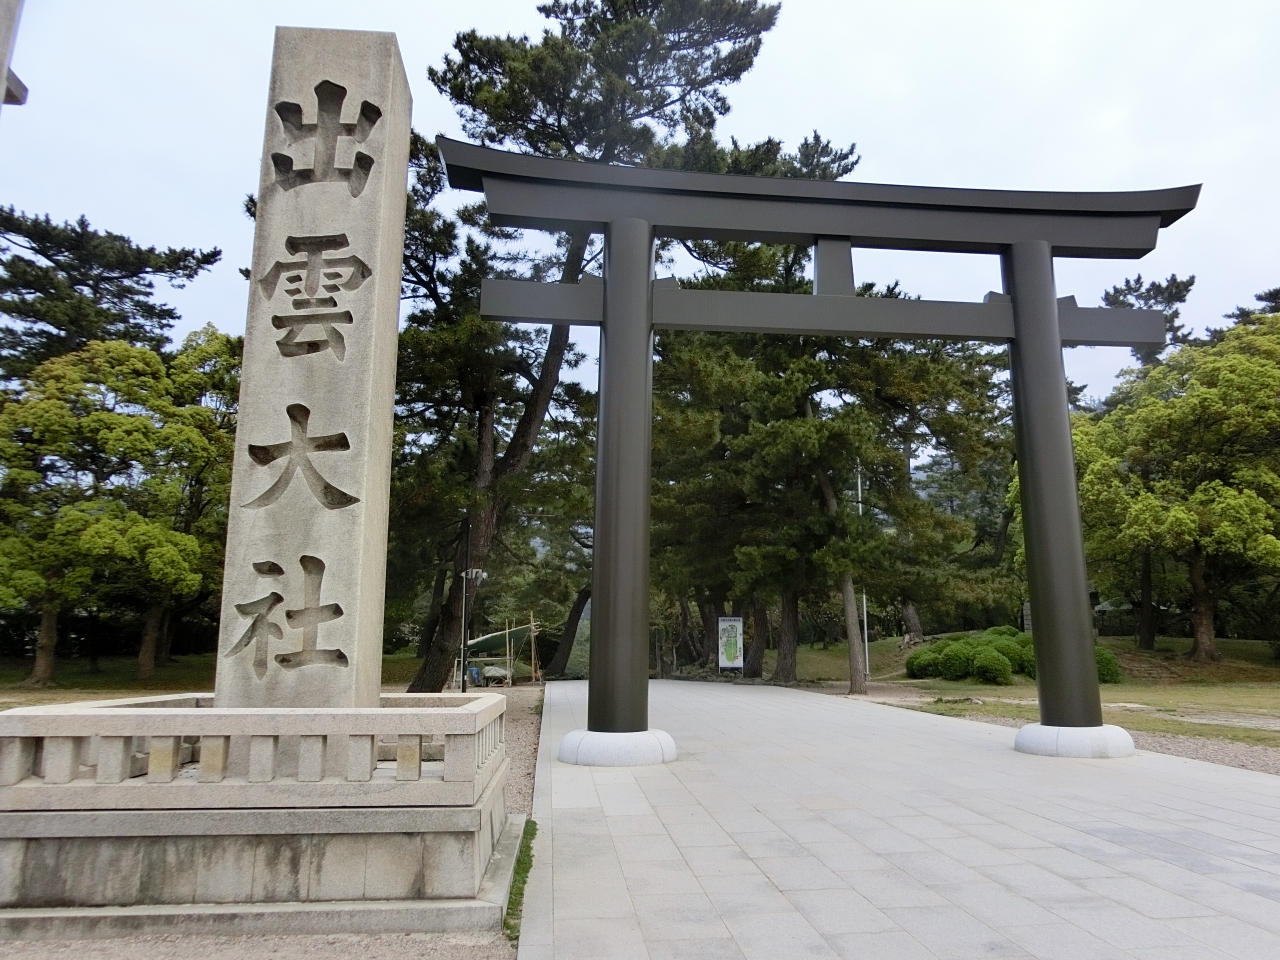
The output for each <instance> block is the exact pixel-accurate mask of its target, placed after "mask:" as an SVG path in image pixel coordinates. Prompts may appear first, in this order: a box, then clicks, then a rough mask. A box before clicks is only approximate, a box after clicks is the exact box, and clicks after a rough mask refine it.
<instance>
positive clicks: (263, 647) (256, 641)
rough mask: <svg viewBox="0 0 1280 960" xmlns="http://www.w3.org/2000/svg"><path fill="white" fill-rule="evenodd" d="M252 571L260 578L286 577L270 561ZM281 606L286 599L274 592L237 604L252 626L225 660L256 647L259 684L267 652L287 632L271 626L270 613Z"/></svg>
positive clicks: (255, 566)
mask: <svg viewBox="0 0 1280 960" xmlns="http://www.w3.org/2000/svg"><path fill="white" fill-rule="evenodd" d="M253 570H254V572H255V573H256V574H258V576H260V577H283V576H284V569H283V568H282V567H281V566H280V564H278V563H273V562H272V561H270V560H267V561H264V562H262V563H255V564H254V565H253ZM282 603H284V597H282V596H280V594H278V593H276V592H275V591H274V590H273V591H271V592H270V593H268V594H267V595H266V596H263V597H259V598H258V599H257V600H252V601H250V602H249V603H237V604H236V613H238V614H240V616H242V617H252V618H253V619H252V620H250V621H249V626H247V627H245V630H244V633H243V634H241V635H240V639H239V640H237V641H236V643H235V645H234V646H233V647H232V648H231V649H230V650H228V651H227V652H226V653H225V654H223V656H225V657H230V656H232V655H234V654H237V653H239V652H240V651H241V650H243V649H244V648H245V647H247V646H249V644H253V672H254V673H256V674H257V675H258V679H259V680H261V679H262V678H263V677H265V676H266V675H267V653H268V649H267V648H268V646H269V644H270V643H271V641H272V640H279V639H280V638H281V637H283V636H284V631H283V630H281V629H280V627H279V626H278V625H277V624H275V623H272V622H271V612H272V611H273V610H275V608H276V607H278V606H280V604H282Z"/></svg>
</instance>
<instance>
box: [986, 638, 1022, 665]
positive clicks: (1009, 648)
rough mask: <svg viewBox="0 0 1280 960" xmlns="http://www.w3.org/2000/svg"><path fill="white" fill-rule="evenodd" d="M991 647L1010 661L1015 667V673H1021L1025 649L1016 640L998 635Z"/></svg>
mask: <svg viewBox="0 0 1280 960" xmlns="http://www.w3.org/2000/svg"><path fill="white" fill-rule="evenodd" d="M991 649H992V650H995V651H996V652H998V653H999V654H1000V655H1001V656H1002V657H1004V658H1005V659H1006V660H1008V661H1009V666H1011V667H1013V672H1014V673H1021V672H1022V670H1021V669H1020V668H1021V666H1022V658H1023V649H1022V647H1020V646H1019V645H1018V642H1017V641H1016V640H1011V639H1010V638H1008V637H998V638H997V639H996V641H995V643H993V644H991Z"/></svg>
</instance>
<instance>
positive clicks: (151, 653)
mask: <svg viewBox="0 0 1280 960" xmlns="http://www.w3.org/2000/svg"><path fill="white" fill-rule="evenodd" d="M164 611H165V605H164V604H163V603H153V604H151V606H149V607H147V614H146V616H145V617H144V618H143V621H142V645H141V646H140V647H139V648H138V679H139V680H150V679H151V678H152V677H153V676H155V673H156V648H157V647H158V646H159V643H160V630H161V628H162V627H163V625H164Z"/></svg>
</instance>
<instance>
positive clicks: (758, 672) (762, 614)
mask: <svg viewBox="0 0 1280 960" xmlns="http://www.w3.org/2000/svg"><path fill="white" fill-rule="evenodd" d="M751 612H752V618H753V620H754V621H755V622H754V628H753V629H752V631H751V643H750V644H748V645H747V659H746V660H745V661H744V663H743V665H742V675H743V676H744V677H746V678H749V679H756V678H759V677H760V676H762V675H763V674H764V648H765V647H766V646H768V644H769V608H768V607H767V606H765V602H764V601H763V600H760V599H758V598H757V599H756V600H754V601H752V604H751Z"/></svg>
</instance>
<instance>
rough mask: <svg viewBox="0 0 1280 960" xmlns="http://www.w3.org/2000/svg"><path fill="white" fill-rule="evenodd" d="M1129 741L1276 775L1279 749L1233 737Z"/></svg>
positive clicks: (998, 720) (1016, 723)
mask: <svg viewBox="0 0 1280 960" xmlns="http://www.w3.org/2000/svg"><path fill="white" fill-rule="evenodd" d="M964 719H966V720H977V721H979V722H981V723H994V724H996V725H997V726H1000V727H1021V726H1022V725H1023V724H1025V723H1027V722H1028V721H1026V720H1018V719H1015V718H1013V717H990V716H986V715H983V714H978V713H970V714H965V717H964ZM1130 733H1132V734H1133V742H1134V744H1135V745H1136V746H1137V748H1138V749H1139V750H1149V751H1151V752H1152V753H1167V754H1170V755H1172V756H1175V757H1186V758H1187V759H1188V760H1204V761H1206V762H1208V763H1220V764H1222V765H1223V766H1226V767H1239V768H1240V769H1241V770H1253V771H1256V772H1257V773H1271V774H1276V775H1280V749H1277V748H1275V747H1261V746H1256V745H1254V744H1251V743H1236V742H1235V741H1234V740H1216V739H1212V738H1210V737H1187V736H1183V735H1182V734H1175V733H1136V732H1134V731H1130Z"/></svg>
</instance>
